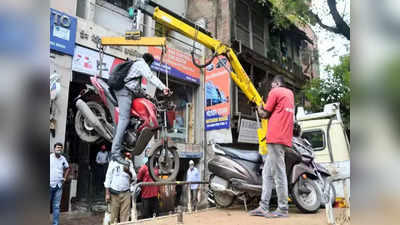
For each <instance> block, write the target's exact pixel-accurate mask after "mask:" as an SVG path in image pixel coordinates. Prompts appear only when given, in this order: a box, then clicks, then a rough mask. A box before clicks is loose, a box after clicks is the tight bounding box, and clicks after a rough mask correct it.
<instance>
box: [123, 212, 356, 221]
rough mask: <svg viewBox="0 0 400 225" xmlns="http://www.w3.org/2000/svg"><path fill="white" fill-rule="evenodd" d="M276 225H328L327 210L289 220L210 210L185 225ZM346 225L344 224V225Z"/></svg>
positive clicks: (186, 218) (189, 216) (294, 214)
mask: <svg viewBox="0 0 400 225" xmlns="http://www.w3.org/2000/svg"><path fill="white" fill-rule="evenodd" d="M340 211H342V209H335V214H336V213H340ZM176 222H177V218H176V217H175V216H174V217H167V218H158V219H157V218H156V219H154V220H146V221H139V222H137V223H125V224H124V225H131V224H132V225H133V224H140V225H171V224H176ZM266 223H268V224H272V225H274V224H276V225H281V224H285V225H321V224H327V220H326V216H325V210H324V209H321V210H320V211H319V212H318V213H316V214H304V213H301V212H299V211H298V210H297V209H290V210H289V218H280V219H267V218H264V217H255V216H249V215H248V214H247V213H246V212H245V211H244V210H243V209H241V208H230V209H209V210H206V211H201V212H197V213H193V214H184V216H183V224H187V225H203V224H213V225H214V224H215V225H244V224H251V225H258V224H259V225H264V224H266ZM344 224H346V223H343V225H344ZM348 224H350V223H348Z"/></svg>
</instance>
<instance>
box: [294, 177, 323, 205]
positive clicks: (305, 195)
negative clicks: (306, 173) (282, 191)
mask: <svg viewBox="0 0 400 225" xmlns="http://www.w3.org/2000/svg"><path fill="white" fill-rule="evenodd" d="M300 179H302V178H300ZM300 179H298V180H297V182H296V183H295V184H294V186H293V188H292V190H291V193H292V198H293V202H294V204H295V205H296V207H297V208H298V209H299V210H300V211H302V212H305V213H315V212H317V211H318V210H319V208H320V205H321V192H320V191H319V188H318V186H317V184H316V183H315V181H313V180H311V179H305V180H303V182H302V183H303V184H300V183H301V182H300ZM301 186H302V187H301Z"/></svg>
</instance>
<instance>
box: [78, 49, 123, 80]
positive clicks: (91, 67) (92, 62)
mask: <svg viewBox="0 0 400 225" xmlns="http://www.w3.org/2000/svg"><path fill="white" fill-rule="evenodd" d="M99 60H100V59H99V52H97V51H94V50H91V49H88V48H84V47H81V46H76V47H75V53H74V57H73V58H72V70H73V71H77V72H81V73H86V74H90V75H96V74H99V70H98V66H99V68H100V65H98V63H99ZM121 62H123V60H122V59H118V58H114V57H112V56H109V55H104V56H103V66H102V68H103V72H102V77H103V78H106V79H108V77H109V76H110V71H111V69H112V68H113V67H114V66H115V65H117V64H118V63H121Z"/></svg>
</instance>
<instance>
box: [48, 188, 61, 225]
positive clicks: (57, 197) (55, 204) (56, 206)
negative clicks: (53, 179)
mask: <svg viewBox="0 0 400 225" xmlns="http://www.w3.org/2000/svg"><path fill="white" fill-rule="evenodd" d="M61 196H62V188H61V187H60V186H59V185H57V186H56V187H54V188H53V187H50V203H51V207H52V211H53V225H58V220H59V217H60V203H61Z"/></svg>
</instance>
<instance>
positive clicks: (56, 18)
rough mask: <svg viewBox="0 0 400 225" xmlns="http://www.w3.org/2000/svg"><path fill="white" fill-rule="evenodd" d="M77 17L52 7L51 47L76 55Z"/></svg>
mask: <svg viewBox="0 0 400 225" xmlns="http://www.w3.org/2000/svg"><path fill="white" fill-rule="evenodd" d="M76 24H77V22H76V18H75V17H72V16H69V15H67V14H65V13H62V12H60V11H57V10H55V9H50V49H53V50H55V51H59V52H62V53H65V54H68V55H74V48H75V34H76Z"/></svg>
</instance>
